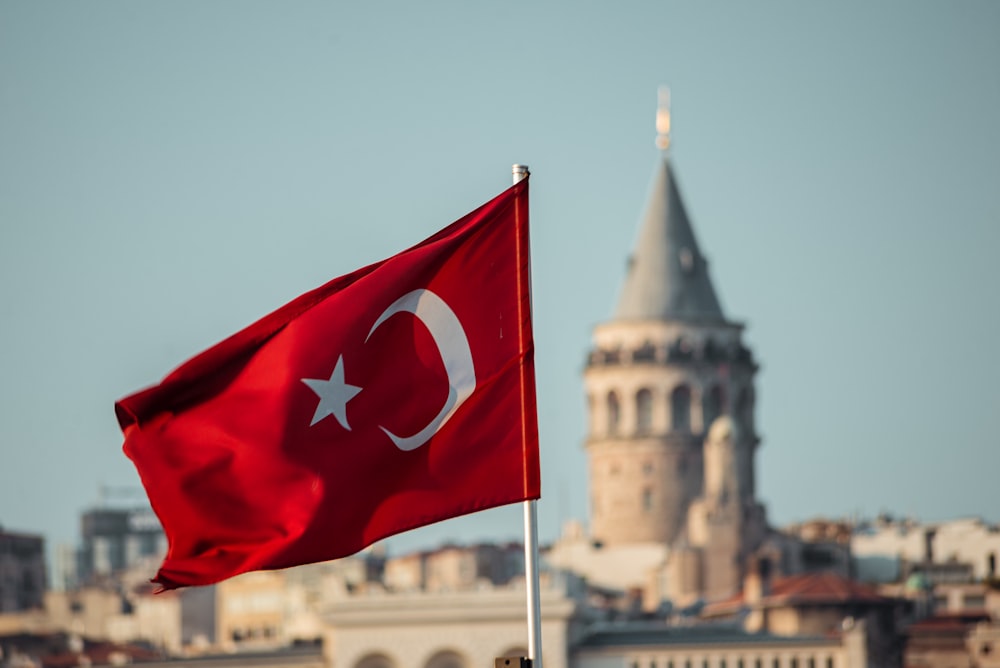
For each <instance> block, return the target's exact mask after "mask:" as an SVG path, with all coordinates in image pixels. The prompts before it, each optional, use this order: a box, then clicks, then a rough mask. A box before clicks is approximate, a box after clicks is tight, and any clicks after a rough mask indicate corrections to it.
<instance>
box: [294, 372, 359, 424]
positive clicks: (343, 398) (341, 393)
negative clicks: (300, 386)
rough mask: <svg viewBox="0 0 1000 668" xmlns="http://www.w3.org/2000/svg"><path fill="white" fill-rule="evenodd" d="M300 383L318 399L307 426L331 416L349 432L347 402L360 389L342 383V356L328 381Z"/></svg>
mask: <svg viewBox="0 0 1000 668" xmlns="http://www.w3.org/2000/svg"><path fill="white" fill-rule="evenodd" d="M302 382H303V383H305V384H306V385H308V386H309V389H310V390H312V391H313V392H315V393H316V396H318V397H319V405H318V406H316V412H315V413H314V414H313V418H312V422H310V423H309V426H310V427H311V426H313V425H314V424H316V423H317V422H319V421H320V420H322V419H323V418H325V417H326V416H327V415H332V416H333V417H335V418H337V422H339V423H340V426H341V427H343V428H344V429H346V430H347V431H350V430H351V427H350V425H348V424H347V402H348V401H350V400H351V399H353V398H354V396H355V395H356V394H357V393H358V392H360V391H361V388H360V387H358V386H357V385H348V384H347V383H345V382H344V356H343V355H341V356H340V357H338V358H337V366H335V367H334V368H333V373H332V374H330V380H317V379H315V378H303V379H302Z"/></svg>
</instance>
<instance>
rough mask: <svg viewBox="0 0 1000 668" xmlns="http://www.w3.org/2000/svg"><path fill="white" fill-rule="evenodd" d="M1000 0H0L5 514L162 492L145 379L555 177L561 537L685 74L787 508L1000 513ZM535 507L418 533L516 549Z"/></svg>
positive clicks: (782, 507)
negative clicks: (596, 341)
mask: <svg viewBox="0 0 1000 668" xmlns="http://www.w3.org/2000/svg"><path fill="white" fill-rule="evenodd" d="M998 35H1000V3H997V2H973V1H960V2H943V1H941V2H921V1H918V0H895V1H883V2H874V3H873V2H869V1H867V0H866V1H844V0H838V1H837V2H825V3H819V2H799V1H788V2H755V3H747V2H693V1H692V2H644V3H639V2H623V3H608V2H602V3H597V2H558V1H538V2H505V3H489V4H487V3H480V2H458V1H455V2H422V3H410V2H398V3H387V2H368V3H357V2H354V3H334V2H280V3H279V2H250V1H245V0H240V1H238V2H237V1H230V2H201V1H199V2H104V1H99V2H86V3H83V2H40V1H37V0H25V1H20V2H17V1H10V0H4V1H2V2H0V304H2V308H3V311H2V320H0V323H2V326H0V374H2V376H0V377H2V380H0V523H2V524H3V525H4V526H5V527H7V528H9V529H15V530H22V531H32V532H42V533H44V534H45V535H46V537H47V538H48V539H49V540H50V541H51V542H56V543H60V542H69V541H73V540H75V539H76V537H77V534H78V528H77V525H78V516H79V513H80V512H81V510H82V509H84V508H85V507H87V506H88V505H91V504H93V503H94V502H95V501H96V499H97V489H98V485H99V484H100V483H105V484H110V485H125V486H127V485H132V484H137V480H138V479H137V477H136V475H135V473H134V472H133V469H132V466H131V463H130V462H129V461H128V460H127V459H126V458H125V457H124V455H123V454H122V453H121V449H120V446H121V436H120V434H119V432H118V429H117V425H116V423H115V420H114V415H113V411H112V404H113V402H114V401H115V399H117V398H119V397H120V396H122V395H125V394H128V393H130V392H132V391H134V390H137V389H139V388H141V387H144V386H146V385H149V384H151V383H154V382H156V381H157V380H159V379H160V378H161V377H162V376H163V375H164V374H166V373H167V372H168V371H169V370H170V369H171V368H173V367H174V366H175V365H177V364H178V363H180V362H181V361H183V360H184V359H186V358H187V357H189V356H191V355H193V354H195V353H197V352H198V351H200V350H201V349H203V348H205V347H207V346H209V345H211V344H212V343H214V342H216V341H217V340H219V339H221V338H223V337H225V336H226V335H228V334H230V333H231V332H233V331H235V330H237V329H239V328H240V327H242V326H244V325H246V324H248V323H249V322H251V321H253V320H255V319H256V318H257V317H259V316H261V315H263V314H264V313H266V312H268V311H270V310H272V309H273V308H275V307H277V306H279V305H280V304H282V303H284V302H285V301H287V300H288V299H290V298H292V297H294V296H295V295H297V294H298V293H300V292H302V291H304V290H307V289H309V288H311V287H314V286H316V285H318V284H320V283H322V282H324V281H326V280H327V279H329V278H331V277H333V276H336V275H339V274H342V273H345V272H347V271H349V270H351V269H353V268H355V267H356V266H359V265H362V264H365V263H368V262H371V261H374V260H376V259H379V258H382V257H384V256H387V255H390V254H392V253H394V252H396V251H398V250H400V249H402V248H404V247H406V246H408V245H410V244H412V243H414V242H416V241H418V240H420V239H422V238H423V237H425V236H427V235H428V234H430V233H431V232H433V231H434V230H436V229H437V228H439V227H441V226H443V225H445V224H447V223H448V222H451V221H452V220H454V219H455V218H458V217H459V216H461V215H462V214H464V213H465V212H467V211H468V210H470V209H472V208H474V207H475V206H477V205H478V204H480V203H482V202H484V201H485V200H487V199H489V198H490V197H492V196H493V195H495V194H496V193H498V192H500V191H501V190H502V189H504V188H505V187H507V185H508V184H509V182H510V165H511V164H512V163H514V162H523V163H527V164H529V165H530V166H531V168H532V173H533V176H532V224H533V272H534V288H535V308H536V313H535V323H536V325H535V326H536V341H537V348H538V384H539V401H538V403H539V411H540V416H539V420H540V429H541V435H542V438H543V455H542V461H543V471H542V479H543V500H542V502H541V505H540V521H541V534H542V537H543V538H546V539H548V538H552V537H554V536H555V534H556V533H557V530H558V526H559V524H560V521H561V520H563V519H567V518H570V517H584V516H585V515H586V470H585V459H584V454H583V451H582V449H581V442H582V439H583V436H584V423H585V416H584V412H583V407H584V402H583V396H582V389H581V378H580V373H581V369H582V363H583V360H584V355H585V353H586V351H587V348H588V345H589V338H590V329H591V327H592V326H593V325H594V324H595V323H597V322H600V321H602V320H604V319H606V318H608V317H609V316H610V314H611V312H612V308H613V305H614V302H615V299H616V296H617V291H618V289H619V286H620V284H621V280H622V277H623V270H624V266H625V260H626V257H627V255H628V253H629V250H630V246H631V244H632V241H633V239H634V236H635V232H636V225H637V222H638V217H639V214H640V211H641V209H642V205H643V202H644V198H645V195H646V190H647V187H648V183H649V179H650V177H651V175H652V172H653V167H654V164H655V160H656V159H657V154H656V150H655V149H654V147H653V138H654V128H653V117H654V110H655V100H656V88H657V86H658V85H660V84H667V85H669V86H671V89H672V92H673V102H674V105H673V110H674V144H673V151H672V156H673V160H674V165H675V168H676V171H677V174H678V178H679V180H680V185H681V189H682V193H683V195H684V197H685V200H686V203H687V206H688V210H689V213H690V215H691V217H692V219H693V221H694V225H695V227H696V231H697V233H698V235H699V238H700V242H701V245H702V248H703V250H704V252H705V254H706V255H707V256H708V258H709V260H710V262H711V273H712V277H713V280H714V283H715V286H716V290H717V292H718V293H719V295H720V297H721V300H722V303H723V307H724V309H725V311H726V313H727V315H728V316H729V317H730V318H733V319H736V320H741V321H745V322H746V323H747V325H748V327H747V331H746V338H747V341H748V342H749V344H750V345H751V346H752V347H753V348H754V351H755V353H756V356H757V357H758V359H759V360H760V361H761V363H762V369H761V371H760V374H759V376H758V395H759V402H760V403H759V406H758V413H757V416H758V424H759V429H760V432H761V435H762V437H763V444H762V447H761V449H760V451H759V452H760V454H759V457H758V459H757V467H758V476H759V490H760V495H761V497H762V500H763V501H764V502H765V503H766V504H767V506H768V509H769V513H770V518H771V520H772V522H774V523H777V524H783V523H787V522H791V521H795V520H801V519H806V518H809V517H812V516H816V515H827V516H842V515H846V514H851V513H861V514H869V515H870V514H874V513H877V512H879V511H881V510H891V511H894V512H898V513H907V514H913V515H915V516H918V517H921V518H924V519H942V518H949V517H956V516H959V515H970V514H972V515H982V516H985V517H987V518H988V519H991V520H994V521H995V520H1000V514H998V512H997V511H998V502H1000V492H997V471H998V470H1000V449H998V446H1000V439H998V437H997V427H996V423H997V416H998V415H1000V383H998V381H997V372H998V371H1000V316H998V313H997V306H998V302H1000V299H998V297H997V291H998V287H1000V268H998V263H997V260H996V255H997V250H998V248H1000V225H998V223H1000V158H998V156H1000V122H998V121H997V119H998V118H1000V38H998ZM519 522H520V520H519V510H517V509H516V508H515V509H507V510H502V511H491V512H489V513H486V514H483V515H480V516H476V517H474V518H471V519H464V520H457V521H452V522H448V523H444V524H442V525H438V526H436V527H433V528H431V529H426V530H421V531H419V532H414V533H412V534H411V535H408V536H406V537H404V538H402V539H397V540H394V541H392V542H391V546H392V547H393V549H395V550H401V549H407V548H409V547H411V546H416V545H426V544H430V543H433V542H434V541H437V540H440V539H444V538H452V539H455V540H458V541H462V542H467V541H472V540H476V539H482V538H509V537H517V536H518V535H519V532H520V523H519Z"/></svg>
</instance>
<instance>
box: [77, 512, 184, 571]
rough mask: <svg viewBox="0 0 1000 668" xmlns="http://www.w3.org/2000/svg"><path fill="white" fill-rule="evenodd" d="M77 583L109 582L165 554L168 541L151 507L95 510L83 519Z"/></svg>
mask: <svg viewBox="0 0 1000 668" xmlns="http://www.w3.org/2000/svg"><path fill="white" fill-rule="evenodd" d="M80 535H81V541H82V542H81V545H80V550H79V552H78V553H77V569H76V578H77V580H76V582H75V583H72V584H73V585H77V586H80V585H84V584H88V583H92V582H95V581H99V580H101V579H107V578H110V577H111V576H113V575H115V574H117V573H120V572H122V571H125V570H127V569H129V568H131V567H133V566H136V565H137V564H140V563H142V562H143V561H144V560H149V559H150V558H156V557H158V556H162V555H164V554H166V549H167V539H166V535H165V534H164V533H163V529H162V528H161V527H160V522H159V520H158V519H157V517H156V515H155V514H154V513H153V511H152V510H151V509H150V508H148V507H134V508H93V509H91V510H88V511H86V512H85V513H84V514H83V516H82V518H81V526H80Z"/></svg>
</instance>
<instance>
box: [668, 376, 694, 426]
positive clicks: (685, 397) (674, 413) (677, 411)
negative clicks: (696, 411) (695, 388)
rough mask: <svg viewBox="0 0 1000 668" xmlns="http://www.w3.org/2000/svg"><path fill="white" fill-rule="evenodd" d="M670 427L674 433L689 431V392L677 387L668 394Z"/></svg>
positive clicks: (684, 388)
mask: <svg viewBox="0 0 1000 668" xmlns="http://www.w3.org/2000/svg"><path fill="white" fill-rule="evenodd" d="M670 426H671V427H672V428H673V430H674V431H690V430H691V390H690V388H688V386H687V385H678V386H677V387H675V388H674V391H673V392H671V393H670Z"/></svg>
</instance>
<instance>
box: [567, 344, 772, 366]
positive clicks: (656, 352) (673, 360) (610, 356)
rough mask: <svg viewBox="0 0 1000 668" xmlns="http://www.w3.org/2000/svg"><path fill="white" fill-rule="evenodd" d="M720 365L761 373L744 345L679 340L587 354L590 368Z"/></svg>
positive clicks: (587, 363)
mask: <svg viewBox="0 0 1000 668" xmlns="http://www.w3.org/2000/svg"><path fill="white" fill-rule="evenodd" d="M667 364H670V365H701V364H705V365H712V366H715V365H718V364H731V365H739V366H743V367H748V368H750V370H751V371H756V370H757V363H756V361H755V360H754V357H753V352H751V350H750V349H749V348H747V347H746V346H744V345H743V344H742V343H736V344H721V343H718V342H716V341H713V340H712V339H707V340H706V341H705V342H704V343H703V344H701V345H694V344H692V343H690V342H688V341H686V340H685V339H683V338H677V339H675V340H674V341H673V342H672V343H670V344H667V345H659V346H657V345H654V344H652V343H649V342H647V343H644V344H643V345H641V346H638V347H635V348H631V349H628V348H623V347H616V348H601V347H598V348H594V349H592V350H591V351H590V352H588V353H587V357H586V360H585V366H586V368H591V367H602V366H632V365H667Z"/></svg>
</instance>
